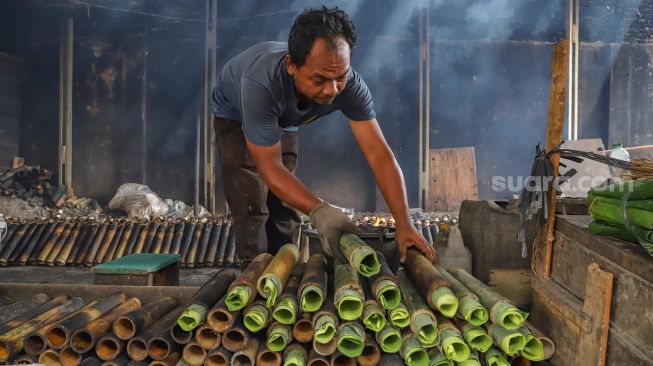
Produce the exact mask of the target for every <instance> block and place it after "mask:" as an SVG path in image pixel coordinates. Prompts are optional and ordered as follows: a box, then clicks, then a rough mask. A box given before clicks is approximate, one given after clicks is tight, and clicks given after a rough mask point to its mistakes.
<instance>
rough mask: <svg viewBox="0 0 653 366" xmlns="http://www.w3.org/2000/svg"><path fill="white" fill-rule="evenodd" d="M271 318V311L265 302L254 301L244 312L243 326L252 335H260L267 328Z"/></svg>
mask: <svg viewBox="0 0 653 366" xmlns="http://www.w3.org/2000/svg"><path fill="white" fill-rule="evenodd" d="M271 318H272V316H271V314H270V310H269V309H268V308H267V306H265V301H263V300H254V302H253V303H252V304H251V305H249V306H248V307H247V308H245V310H244V311H243V324H244V325H245V328H247V330H249V331H250V332H252V333H258V332H260V331H261V330H263V329H264V328H265V327H267V326H268V324H269V323H270V319H271Z"/></svg>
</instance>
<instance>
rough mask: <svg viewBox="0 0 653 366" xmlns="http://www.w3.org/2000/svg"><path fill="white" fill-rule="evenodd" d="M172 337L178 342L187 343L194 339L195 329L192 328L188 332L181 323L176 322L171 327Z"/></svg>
mask: <svg viewBox="0 0 653 366" xmlns="http://www.w3.org/2000/svg"><path fill="white" fill-rule="evenodd" d="M170 339H172V341H174V342H175V343H177V344H181V345H184V344H187V343H188V342H190V341H192V340H193V331H192V330H191V331H188V332H187V331H185V330H183V329H181V327H180V326H179V323H177V322H175V324H173V325H172V327H170Z"/></svg>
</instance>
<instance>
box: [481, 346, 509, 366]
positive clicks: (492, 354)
mask: <svg viewBox="0 0 653 366" xmlns="http://www.w3.org/2000/svg"><path fill="white" fill-rule="evenodd" d="M484 356H485V357H484V358H485V363H486V364H487V365H488V366H510V362H508V360H506V358H505V357H504V356H503V352H501V351H499V350H498V349H496V348H490V349H489V350H488V351H487V353H485V355H484Z"/></svg>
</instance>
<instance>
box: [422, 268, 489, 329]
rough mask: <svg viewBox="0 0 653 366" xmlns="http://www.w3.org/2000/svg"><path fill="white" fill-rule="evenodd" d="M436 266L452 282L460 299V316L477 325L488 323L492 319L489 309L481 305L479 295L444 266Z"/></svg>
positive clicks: (455, 293) (454, 290) (452, 287)
mask: <svg viewBox="0 0 653 366" xmlns="http://www.w3.org/2000/svg"><path fill="white" fill-rule="evenodd" d="M435 268H437V270H438V271H439V272H440V274H441V275H442V276H444V278H446V279H447V281H449V282H450V283H451V290H452V291H453V293H454V295H456V297H457V298H458V301H459V306H458V310H457V314H458V316H459V317H460V318H462V319H465V320H466V321H467V322H468V323H470V324H472V325H476V326H481V325H483V324H485V323H487V321H488V320H489V319H490V315H489V313H488V311H487V309H486V308H484V307H483V305H481V303H480V300H479V299H478V296H476V294H474V293H473V292H472V291H470V290H469V289H468V288H467V287H465V285H463V284H462V283H460V281H458V280H457V279H456V278H455V277H454V276H452V275H451V274H450V273H449V272H447V271H446V270H444V269H443V268H442V267H439V266H435Z"/></svg>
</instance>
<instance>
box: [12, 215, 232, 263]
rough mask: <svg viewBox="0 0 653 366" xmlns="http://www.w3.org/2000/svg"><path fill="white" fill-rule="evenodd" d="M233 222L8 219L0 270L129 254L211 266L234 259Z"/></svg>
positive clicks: (80, 261) (99, 260)
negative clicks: (163, 256)
mask: <svg viewBox="0 0 653 366" xmlns="http://www.w3.org/2000/svg"><path fill="white" fill-rule="evenodd" d="M231 227H232V221H231V220H229V219H224V218H215V219H208V218H200V219H194V218H193V219H188V220H181V219H177V220H173V219H163V218H161V219H155V220H151V221H142V220H136V219H124V218H96V217H79V218H61V219H52V220H38V221H17V220H9V221H8V230H7V235H6V236H5V237H4V239H3V241H2V243H1V244H0V266H6V265H17V266H20V265H48V266H87V267H90V266H93V265H96V264H99V263H104V262H109V261H111V260H113V259H117V258H120V257H123V256H125V255H129V254H133V253H162V254H168V253H173V254H179V257H180V259H179V264H180V266H181V267H189V268H193V267H214V266H221V265H225V264H229V263H232V262H235V261H236V246H235V241H234V234H233V231H232V230H231Z"/></svg>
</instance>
